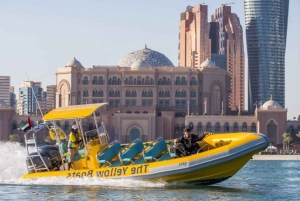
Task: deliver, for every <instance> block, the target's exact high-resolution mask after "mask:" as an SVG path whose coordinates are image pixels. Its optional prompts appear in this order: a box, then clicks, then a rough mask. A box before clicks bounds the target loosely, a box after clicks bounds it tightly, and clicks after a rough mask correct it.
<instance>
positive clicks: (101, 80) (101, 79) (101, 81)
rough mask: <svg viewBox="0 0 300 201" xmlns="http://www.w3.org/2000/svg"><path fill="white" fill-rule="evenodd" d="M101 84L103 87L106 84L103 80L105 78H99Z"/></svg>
mask: <svg viewBox="0 0 300 201" xmlns="http://www.w3.org/2000/svg"><path fill="white" fill-rule="evenodd" d="M99 84H100V85H103V84H104V80H103V77H102V76H100V77H99Z"/></svg>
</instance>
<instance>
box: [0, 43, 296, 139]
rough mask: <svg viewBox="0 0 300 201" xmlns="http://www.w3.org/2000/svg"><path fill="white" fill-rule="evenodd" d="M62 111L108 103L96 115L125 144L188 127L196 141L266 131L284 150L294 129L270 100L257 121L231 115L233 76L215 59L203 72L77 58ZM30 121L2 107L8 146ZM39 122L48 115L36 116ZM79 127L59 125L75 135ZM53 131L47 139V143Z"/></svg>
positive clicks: (63, 89)
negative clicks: (84, 62) (93, 62)
mask: <svg viewBox="0 0 300 201" xmlns="http://www.w3.org/2000/svg"><path fill="white" fill-rule="evenodd" d="M56 80H57V92H56V107H62V106H67V105H76V104H89V103H99V102H108V106H107V107H105V108H102V109H99V111H97V112H96V115H97V120H98V122H99V123H100V122H104V123H105V125H106V127H107V130H108V133H109V135H110V138H111V140H113V139H117V140H119V141H120V142H121V143H126V142H131V141H132V140H134V139H136V138H141V139H142V140H144V141H148V140H154V139H156V138H157V137H163V138H165V139H170V138H175V137H179V136H182V131H183V129H184V128H185V127H189V128H191V129H192V132H193V133H195V134H200V133H202V132H203V131H205V130H207V131H210V132H213V133H223V132H241V131H245V132H261V133H264V134H266V135H267V136H269V138H270V140H271V141H272V142H273V143H274V144H279V143H282V133H283V132H286V130H287V121H286V118H287V110H286V109H285V108H282V107H281V106H280V105H279V104H278V103H277V102H276V101H274V100H269V101H267V102H266V103H264V105H262V106H261V107H259V108H257V110H256V113H255V115H253V116H243V115H241V116H237V115H235V116H230V115H227V109H228V107H229V105H228V92H229V88H230V77H229V75H228V73H227V72H226V70H224V69H221V68H219V67H217V66H216V65H215V64H214V62H211V61H210V60H209V59H207V60H206V61H204V62H202V64H201V65H200V67H199V68H190V67H187V68H179V67H174V66H173V64H172V62H171V61H170V60H169V59H168V58H167V57H166V56H165V55H163V54H161V53H159V52H157V51H154V50H151V49H149V48H147V47H145V48H143V49H141V50H137V51H134V52H131V53H129V54H127V55H126V56H125V57H124V58H123V59H121V60H120V62H119V63H118V65H116V66H93V67H91V68H84V67H83V65H82V64H81V63H80V62H79V61H78V60H76V59H75V58H74V59H73V60H71V61H70V62H69V63H67V65H65V66H64V67H62V68H58V69H57V72H56ZM25 119H26V117H25V116H19V115H16V114H15V113H14V110H13V108H12V107H10V106H7V105H1V106H0V140H1V141H6V140H8V139H9V135H10V134H19V136H20V137H21V138H22V136H23V133H22V131H19V130H17V128H18V127H19V126H20V124H21V123H22V121H23V120H25ZM31 119H32V121H33V122H32V123H33V124H36V122H37V121H40V122H41V116H35V115H33V116H31ZM73 122H74V121H71V120H70V121H57V122H56V123H57V124H58V125H59V126H60V127H61V128H63V130H64V131H65V132H66V134H68V133H69V132H70V128H71V125H72V124H73ZM299 124H300V123H299ZM94 127H95V125H94V123H93V118H92V117H91V118H89V119H85V120H84V121H83V129H84V130H85V131H88V130H92V129H94ZM46 135H47V133H46V131H45V132H44V133H42V134H41V136H39V137H45V136H46Z"/></svg>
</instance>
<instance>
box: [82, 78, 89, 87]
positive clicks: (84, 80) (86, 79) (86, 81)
mask: <svg viewBox="0 0 300 201" xmlns="http://www.w3.org/2000/svg"><path fill="white" fill-rule="evenodd" d="M83 84H84V85H87V84H89V80H88V77H87V76H84V78H83Z"/></svg>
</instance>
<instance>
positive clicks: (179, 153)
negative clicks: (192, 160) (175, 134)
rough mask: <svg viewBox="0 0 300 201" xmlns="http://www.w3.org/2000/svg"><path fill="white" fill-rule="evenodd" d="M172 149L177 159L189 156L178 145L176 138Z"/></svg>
mask: <svg viewBox="0 0 300 201" xmlns="http://www.w3.org/2000/svg"><path fill="white" fill-rule="evenodd" d="M173 149H174V153H175V155H176V156H177V158H179V157H183V156H189V155H190V153H189V152H187V151H185V149H184V147H183V146H182V145H181V144H180V143H179V140H178V139H177V138H175V139H174V146H173Z"/></svg>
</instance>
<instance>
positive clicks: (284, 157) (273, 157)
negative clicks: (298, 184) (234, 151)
mask: <svg viewBox="0 0 300 201" xmlns="http://www.w3.org/2000/svg"><path fill="white" fill-rule="evenodd" d="M252 158H253V159H252V160H300V155H298V154H295V155H254V156H253V157H252Z"/></svg>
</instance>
